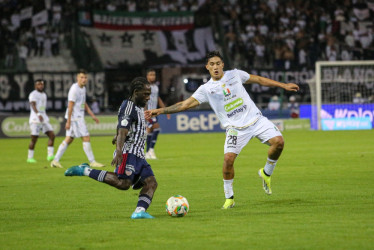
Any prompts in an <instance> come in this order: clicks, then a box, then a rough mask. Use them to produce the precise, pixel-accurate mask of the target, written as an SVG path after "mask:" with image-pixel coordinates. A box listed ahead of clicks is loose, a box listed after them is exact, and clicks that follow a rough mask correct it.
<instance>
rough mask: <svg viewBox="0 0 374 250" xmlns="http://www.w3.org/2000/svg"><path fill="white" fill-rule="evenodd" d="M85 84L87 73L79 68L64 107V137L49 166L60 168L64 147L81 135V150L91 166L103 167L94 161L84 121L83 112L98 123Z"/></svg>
mask: <svg viewBox="0 0 374 250" xmlns="http://www.w3.org/2000/svg"><path fill="white" fill-rule="evenodd" d="M86 84H87V73H86V71H85V70H80V71H79V72H78V74H77V82H76V83H74V84H73V85H72V86H71V87H70V90H69V94H68V108H67V109H66V114H65V119H66V125H65V129H66V137H65V140H63V141H62V143H61V144H60V146H59V147H58V150H57V153H56V156H55V159H54V160H53V161H52V162H51V167H58V168H62V165H61V164H60V159H61V157H62V155H63V154H64V153H65V151H66V149H67V148H68V146H69V145H70V143H72V142H73V140H74V138H77V137H78V138H79V137H82V142H83V150H84V152H85V153H86V155H87V158H88V160H89V162H90V166H91V167H104V165H103V164H101V163H98V162H96V161H95V157H94V154H93V152H92V148H91V143H90V134H89V133H88V130H87V126H86V122H85V120H84V112H85V111H87V113H88V114H89V115H90V116H91V117H92V119H93V120H94V121H95V122H96V123H99V119H97V117H96V116H95V115H94V113H93V112H92V110H91V109H90V107H89V106H88V105H87V103H86V87H85V86H86Z"/></svg>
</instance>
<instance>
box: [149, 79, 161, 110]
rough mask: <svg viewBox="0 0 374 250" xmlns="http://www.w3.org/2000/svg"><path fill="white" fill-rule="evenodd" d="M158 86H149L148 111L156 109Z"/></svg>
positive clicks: (154, 84)
mask: <svg viewBox="0 0 374 250" xmlns="http://www.w3.org/2000/svg"><path fill="white" fill-rule="evenodd" d="M158 92H159V89H158V86H157V84H156V83H153V84H151V96H150V97H149V101H148V110H151V109H157V104H158Z"/></svg>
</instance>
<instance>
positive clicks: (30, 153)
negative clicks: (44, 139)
mask: <svg viewBox="0 0 374 250" xmlns="http://www.w3.org/2000/svg"><path fill="white" fill-rule="evenodd" d="M30 158H34V149H29V153H28V155H27V159H30Z"/></svg>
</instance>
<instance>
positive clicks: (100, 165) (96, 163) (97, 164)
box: [86, 161, 105, 168]
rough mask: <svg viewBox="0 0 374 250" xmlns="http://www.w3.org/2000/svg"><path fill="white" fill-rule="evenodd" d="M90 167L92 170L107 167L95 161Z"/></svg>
mask: <svg viewBox="0 0 374 250" xmlns="http://www.w3.org/2000/svg"><path fill="white" fill-rule="evenodd" d="M86 164H87V163H86ZM90 167H92V168H102V167H105V165H104V164H101V163H99V162H97V161H93V162H91V163H90Z"/></svg>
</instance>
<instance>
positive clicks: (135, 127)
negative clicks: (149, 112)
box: [117, 100, 147, 159]
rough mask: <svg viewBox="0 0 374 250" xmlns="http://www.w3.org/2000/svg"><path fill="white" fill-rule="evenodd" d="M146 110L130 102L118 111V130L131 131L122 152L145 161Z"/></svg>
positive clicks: (124, 102) (124, 103) (123, 104)
mask: <svg viewBox="0 0 374 250" xmlns="http://www.w3.org/2000/svg"><path fill="white" fill-rule="evenodd" d="M146 127H147V125H146V122H145V119H144V109H143V108H141V107H138V106H136V105H135V103H133V102H132V101H130V100H125V101H123V102H122V104H121V107H120V108H119V110H118V125H117V128H126V129H128V130H129V133H128V134H127V137H126V140H125V144H124V145H123V148H122V152H123V153H124V154H126V153H131V154H134V155H136V156H138V157H140V158H143V159H144V146H145V141H146V138H147V131H146Z"/></svg>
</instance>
